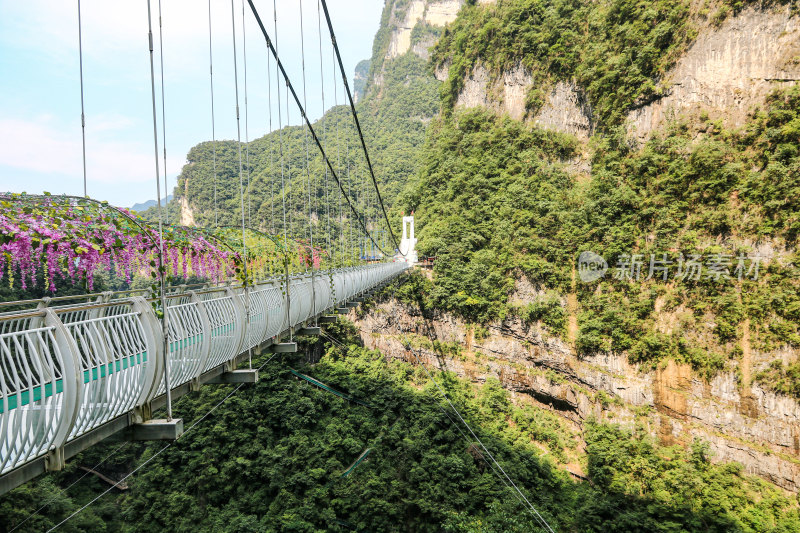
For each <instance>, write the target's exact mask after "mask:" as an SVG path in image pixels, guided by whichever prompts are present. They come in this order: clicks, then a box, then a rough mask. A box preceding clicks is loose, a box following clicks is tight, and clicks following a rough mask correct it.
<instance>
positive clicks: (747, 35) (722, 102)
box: [628, 7, 800, 139]
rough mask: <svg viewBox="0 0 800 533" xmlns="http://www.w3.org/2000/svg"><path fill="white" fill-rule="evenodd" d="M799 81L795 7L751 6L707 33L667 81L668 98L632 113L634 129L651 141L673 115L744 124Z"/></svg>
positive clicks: (664, 86) (799, 49) (630, 124)
mask: <svg viewBox="0 0 800 533" xmlns="http://www.w3.org/2000/svg"><path fill="white" fill-rule="evenodd" d="M797 81H800V17H797V16H792V13H791V11H790V10H789V8H773V9H760V8H758V7H751V8H748V9H746V10H744V11H743V12H741V13H740V14H739V15H737V16H736V17H731V18H730V19H728V20H726V21H725V22H723V23H722V25H721V26H720V27H719V28H715V27H706V28H705V29H704V30H703V31H701V32H700V35H699V36H698V37H697V39H696V40H695V42H694V43H693V44H692V46H691V48H690V49H689V50H688V52H687V53H686V54H685V55H684V56H683V57H682V58H681V59H680V60H679V61H678V63H677V64H676V65H675V67H674V68H673V69H672V70H671V71H670V72H669V73H668V74H667V75H666V76H665V78H664V80H663V82H662V83H661V86H662V89H663V90H662V94H664V96H663V97H662V98H660V99H658V100H656V101H654V102H652V103H649V104H647V105H643V106H641V107H639V108H637V109H634V110H632V111H631V112H630V113H629V114H628V128H629V131H630V132H631V133H632V134H635V135H636V136H637V137H639V138H640V139H646V138H647V137H649V136H650V134H651V133H652V132H653V131H654V130H655V129H657V128H658V127H659V126H661V125H662V124H663V123H664V122H665V121H666V120H668V119H669V118H670V117H674V116H676V115H680V114H683V113H687V112H692V111H706V112H707V113H708V114H709V115H710V116H711V117H712V118H721V119H723V121H724V122H725V123H726V125H727V126H729V127H736V126H741V125H742V124H743V122H744V120H745V118H746V117H747V114H748V113H749V112H750V111H752V110H753V109H754V108H755V107H757V106H759V105H761V104H762V103H763V101H764V97H765V96H766V95H767V94H768V93H769V92H770V91H771V90H772V89H775V88H778V87H780V86H785V85H787V84H794V83H796V82H797Z"/></svg>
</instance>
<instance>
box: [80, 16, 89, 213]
mask: <svg viewBox="0 0 800 533" xmlns="http://www.w3.org/2000/svg"><path fill="white" fill-rule="evenodd" d="M78 65H79V70H80V78H81V143H82V146H83V195H84V196H85V197H87V198H88V197H89V193H88V192H87V191H88V189H87V188H86V115H85V113H84V107H83V32H82V27H81V0H78Z"/></svg>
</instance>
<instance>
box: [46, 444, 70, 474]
mask: <svg viewBox="0 0 800 533" xmlns="http://www.w3.org/2000/svg"><path fill="white" fill-rule="evenodd" d="M66 464H67V461H66V460H65V459H64V447H63V446H60V447H58V448H53V449H52V450H50V451H49V452H47V456H46V457H45V461H44V468H45V470H47V471H48V472H55V471H58V470H63V469H64V467H65V466H66Z"/></svg>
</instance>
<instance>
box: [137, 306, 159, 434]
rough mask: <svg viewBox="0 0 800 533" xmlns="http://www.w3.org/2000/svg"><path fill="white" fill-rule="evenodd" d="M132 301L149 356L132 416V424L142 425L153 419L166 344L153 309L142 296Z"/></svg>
mask: <svg viewBox="0 0 800 533" xmlns="http://www.w3.org/2000/svg"><path fill="white" fill-rule="evenodd" d="M130 301H131V308H132V309H133V311H134V312H135V313H138V314H139V320H140V321H141V324H142V331H143V332H144V337H145V346H146V347H147V356H148V357H147V363H146V364H147V366H146V367H145V369H146V370H145V379H144V383H143V386H142V392H141V394H140V395H139V398H138V399H137V400H136V406H135V407H134V409H133V413H132V414H131V416H132V422H134V423H141V422H144V421H146V420H150V419H151V418H152V417H153V412H152V408H151V406H150V402H151V401H152V400H153V398H155V396H156V393H157V392H158V388H159V386H160V385H161V382H160V381H159V377H160V376H162V375H163V364H164V362H165V359H166V358H165V357H164V356H163V354H162V350H163V349H164V344H163V342H162V338H163V332H162V330H161V321H159V320H158V317H157V316H156V313H155V311H153V307H152V306H151V305H150V304H149V303H148V301H147V300H145V299H144V298H143V297H142V296H134V297H132V298H131V299H130Z"/></svg>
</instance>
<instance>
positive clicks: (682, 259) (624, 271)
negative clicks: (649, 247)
mask: <svg viewBox="0 0 800 533" xmlns="http://www.w3.org/2000/svg"><path fill="white" fill-rule="evenodd" d="M764 259H765V258H764V257H763V256H760V255H745V254H743V253H740V254H739V255H737V256H734V255H733V254H725V253H713V254H689V255H688V256H684V255H683V254H679V255H677V256H669V255H668V254H666V253H660V254H648V255H645V254H627V253H623V254H620V255H619V256H618V257H617V260H616V262H615V263H614V264H615V266H614V268H612V269H610V270H611V271H610V273H609V276H610V277H611V278H613V279H617V280H622V281H646V280H651V279H655V280H661V281H668V280H670V279H672V280H675V281H701V280H710V281H714V282H718V283H719V282H723V281H726V280H734V279H735V280H738V281H742V280H753V281H755V280H757V279H758V275H759V271H760V268H761V264H762V262H763V261H764ZM608 271H609V267H608V263H607V262H606V260H605V258H603V256H601V255H599V254H596V253H594V252H589V251H587V252H581V255H580V256H579V257H578V276H579V277H580V279H581V281H582V282H584V283H591V282H593V281H597V280H599V279H601V278H603V277H605V275H606V273H607V272H608Z"/></svg>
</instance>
